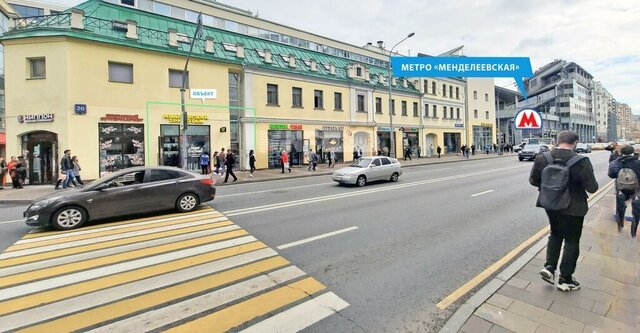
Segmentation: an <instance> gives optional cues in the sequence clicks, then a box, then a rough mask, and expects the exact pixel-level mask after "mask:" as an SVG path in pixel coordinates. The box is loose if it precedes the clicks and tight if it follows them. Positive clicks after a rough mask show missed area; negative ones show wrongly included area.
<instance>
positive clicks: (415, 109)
mask: <svg viewBox="0 0 640 333" xmlns="http://www.w3.org/2000/svg"><path fill="white" fill-rule="evenodd" d="M413 116H414V117H420V115H419V114H418V103H417V102H413Z"/></svg>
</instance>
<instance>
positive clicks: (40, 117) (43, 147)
mask: <svg viewBox="0 0 640 333" xmlns="http://www.w3.org/2000/svg"><path fill="white" fill-rule="evenodd" d="M53 121H54V115H53V114H52V113H45V114H29V115H20V116H18V123H20V124H29V123H53ZM43 126H44V127H48V126H49V124H43ZM20 144H21V147H20V152H21V154H20V155H22V156H23V157H24V159H25V162H26V165H25V167H26V168H27V179H28V182H29V184H48V183H52V182H53V181H55V180H57V172H58V163H57V161H58V134H57V133H55V132H51V131H46V130H36V131H31V132H28V133H25V134H23V135H21V136H20ZM9 158H10V156H5V160H6V161H8V160H9Z"/></svg>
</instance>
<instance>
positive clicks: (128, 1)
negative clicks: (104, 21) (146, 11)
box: [120, 0, 136, 7]
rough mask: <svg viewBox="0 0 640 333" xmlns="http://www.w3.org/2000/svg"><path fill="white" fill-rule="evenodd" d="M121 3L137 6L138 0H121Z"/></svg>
mask: <svg viewBox="0 0 640 333" xmlns="http://www.w3.org/2000/svg"><path fill="white" fill-rule="evenodd" d="M120 4H121V5H127V6H131V7H135V6H136V1H135V0H120Z"/></svg>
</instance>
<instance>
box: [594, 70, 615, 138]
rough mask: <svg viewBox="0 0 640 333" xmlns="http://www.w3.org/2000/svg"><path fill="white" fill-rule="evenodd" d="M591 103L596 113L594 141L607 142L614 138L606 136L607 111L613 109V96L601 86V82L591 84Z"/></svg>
mask: <svg viewBox="0 0 640 333" xmlns="http://www.w3.org/2000/svg"><path fill="white" fill-rule="evenodd" d="M593 97H594V98H593V105H594V112H595V115H596V142H609V141H611V140H614V139H615V138H609V136H608V128H609V124H608V119H609V113H610V112H611V111H613V104H612V101H613V96H612V95H611V93H609V91H608V90H607V89H606V88H604V87H603V86H602V83H601V82H598V81H595V82H594V84H593Z"/></svg>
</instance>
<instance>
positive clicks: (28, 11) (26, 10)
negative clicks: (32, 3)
mask: <svg viewBox="0 0 640 333" xmlns="http://www.w3.org/2000/svg"><path fill="white" fill-rule="evenodd" d="M11 6H12V7H13V9H15V10H16V12H18V14H20V16H21V17H30V16H42V15H44V9H42V8H36V7H29V6H22V5H16V4H12V5H11Z"/></svg>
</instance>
